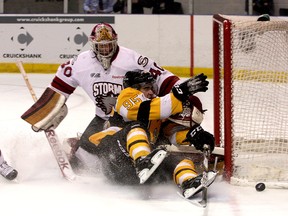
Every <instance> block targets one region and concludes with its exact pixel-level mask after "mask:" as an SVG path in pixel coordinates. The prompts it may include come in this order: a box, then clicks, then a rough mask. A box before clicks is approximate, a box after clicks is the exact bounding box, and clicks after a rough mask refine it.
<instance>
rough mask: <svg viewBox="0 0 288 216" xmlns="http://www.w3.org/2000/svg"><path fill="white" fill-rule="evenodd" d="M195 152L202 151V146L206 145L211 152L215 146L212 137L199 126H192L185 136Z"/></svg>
mask: <svg viewBox="0 0 288 216" xmlns="http://www.w3.org/2000/svg"><path fill="white" fill-rule="evenodd" d="M185 141H188V142H190V144H191V145H193V146H194V147H195V148H196V149H197V150H200V151H203V150H204V149H203V146H204V145H205V144H207V145H208V146H209V148H210V151H211V152H212V151H213V150H214V146H215V140H214V136H213V135H212V134H211V133H209V132H207V131H205V130H203V128H202V127H201V126H200V125H194V126H193V127H192V128H191V129H190V130H189V132H188V133H187V135H186V140H185Z"/></svg>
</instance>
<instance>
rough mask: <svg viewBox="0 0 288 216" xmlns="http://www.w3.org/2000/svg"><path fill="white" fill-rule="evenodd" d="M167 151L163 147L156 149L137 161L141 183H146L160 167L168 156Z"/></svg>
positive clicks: (136, 165) (137, 170)
mask: <svg viewBox="0 0 288 216" xmlns="http://www.w3.org/2000/svg"><path fill="white" fill-rule="evenodd" d="M166 154H167V152H166V151H164V150H163V149H156V150H154V151H152V152H151V153H150V154H149V155H147V156H146V157H144V158H139V159H138V160H137V161H136V164H135V167H136V172H137V175H138V177H139V179H140V184H144V183H145V182H146V181H147V180H148V179H149V177H150V176H151V175H152V174H153V173H154V171H155V170H156V169H157V168H158V167H159V165H160V164H161V163H162V161H163V160H164V158H165V156H166Z"/></svg>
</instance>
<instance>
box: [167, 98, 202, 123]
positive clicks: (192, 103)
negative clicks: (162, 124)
mask: <svg viewBox="0 0 288 216" xmlns="http://www.w3.org/2000/svg"><path fill="white" fill-rule="evenodd" d="M205 111H206V110H203V108H202V103H201V101H200V99H199V98H198V97H196V96H194V95H191V96H190V97H189V100H187V101H186V103H183V111H182V112H181V113H177V114H175V115H172V116H170V117H169V118H168V119H169V120H170V121H172V122H175V123H177V124H180V125H184V126H186V127H189V128H190V127H192V126H194V125H195V124H199V125H200V124H201V123H202V121H203V118H204V117H203V114H204V112H205Z"/></svg>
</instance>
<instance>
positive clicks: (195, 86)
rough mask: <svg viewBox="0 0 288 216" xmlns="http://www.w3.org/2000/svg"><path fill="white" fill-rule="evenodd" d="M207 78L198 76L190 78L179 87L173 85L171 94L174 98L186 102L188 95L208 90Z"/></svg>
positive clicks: (201, 75) (202, 75)
mask: <svg viewBox="0 0 288 216" xmlns="http://www.w3.org/2000/svg"><path fill="white" fill-rule="evenodd" d="M206 79H207V76H206V75H204V74H203V73H202V74H199V75H197V76H195V77H192V78H190V79H188V80H186V81H184V82H183V83H181V84H179V85H175V86H174V87H173V88H172V92H173V94H174V96H175V97H176V98H177V99H178V100H180V101H182V102H184V101H186V100H187V99H188V98H189V96H190V95H193V94H195V93H197V92H206V91H207V89H208V87H207V86H208V84H209V82H208V81H207V80H206Z"/></svg>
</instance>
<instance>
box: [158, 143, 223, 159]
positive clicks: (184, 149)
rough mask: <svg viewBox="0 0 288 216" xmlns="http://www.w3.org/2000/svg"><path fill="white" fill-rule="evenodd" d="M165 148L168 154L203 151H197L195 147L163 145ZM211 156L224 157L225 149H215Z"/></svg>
mask: <svg viewBox="0 0 288 216" xmlns="http://www.w3.org/2000/svg"><path fill="white" fill-rule="evenodd" d="M161 146H163V147H164V148H165V149H166V150H167V151H168V152H180V153H194V154H197V153H201V151H198V150H196V149H195V147H194V146H184V145H183V146H181V145H179V146H176V145H165V144H164V145H161ZM211 154H215V155H222V156H223V155H224V148H221V147H217V146H216V147H215V148H214V150H213V152H211Z"/></svg>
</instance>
